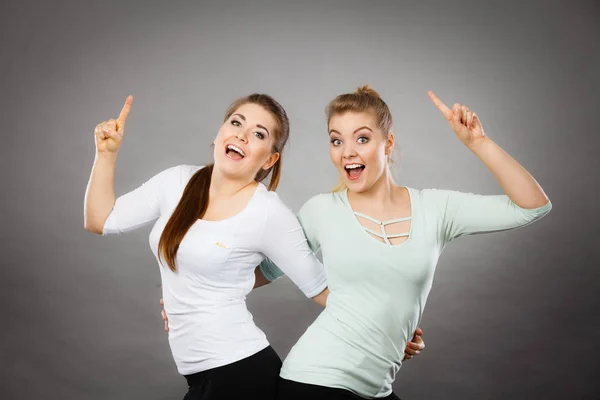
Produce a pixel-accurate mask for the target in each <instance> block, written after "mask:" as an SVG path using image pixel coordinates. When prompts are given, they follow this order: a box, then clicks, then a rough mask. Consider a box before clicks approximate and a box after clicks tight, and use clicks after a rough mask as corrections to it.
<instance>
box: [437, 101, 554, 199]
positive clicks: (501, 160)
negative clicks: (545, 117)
mask: <svg viewBox="0 0 600 400" xmlns="http://www.w3.org/2000/svg"><path fill="white" fill-rule="evenodd" d="M429 97H430V99H431V101H433V103H434V104H435V105H436V107H437V108H438V109H439V110H440V112H441V113H442V115H443V116H444V117H445V118H446V120H447V121H448V123H449V124H450V126H451V127H452V130H453V131H454V133H455V134H456V136H457V137H458V138H459V139H460V141H461V142H462V143H463V144H464V145H465V146H467V148H468V149H470V150H471V151H472V152H473V153H474V154H475V155H476V156H477V157H478V158H479V159H480V160H481V161H482V162H483V164H484V165H485V166H486V167H487V168H488V169H489V170H490V172H491V173H492V174H493V175H494V177H496V179H497V180H498V183H499V184H500V186H501V187H502V189H503V190H504V193H506V195H507V196H508V198H509V199H510V200H511V201H512V202H513V203H515V204H516V205H517V206H519V207H522V208H524V209H535V208H539V207H542V206H544V205H546V204H547V203H548V202H549V200H548V197H547V196H546V194H545V193H544V191H543V190H542V188H541V187H540V185H539V184H538V183H537V182H536V180H535V179H534V178H533V176H531V174H530V173H529V172H528V171H527V170H526V169H525V168H524V167H523V166H522V165H521V164H519V163H518V162H517V161H516V160H515V159H514V158H512V157H511V156H510V155H509V154H507V153H506V152H505V151H504V150H502V148H501V147H500V146H498V145H497V144H496V143H495V142H493V141H492V140H491V139H490V138H489V137H488V136H487V135H486V134H485V132H484V131H483V126H482V125H481V121H480V120H479V118H478V117H477V115H476V114H475V113H474V112H473V111H471V110H469V108H468V107H466V106H461V105H460V104H454V106H453V107H452V109H449V108H448V107H447V106H446V105H445V104H444V103H442V101H441V100H440V99H439V98H438V97H437V96H436V95H435V94H434V93H433V92H431V91H430V92H429Z"/></svg>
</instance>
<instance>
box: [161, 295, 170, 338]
mask: <svg viewBox="0 0 600 400" xmlns="http://www.w3.org/2000/svg"><path fill="white" fill-rule="evenodd" d="M160 305H161V306H162V307H163V308H162V310H161V311H160V315H162V319H163V321H165V332H169V319H168V318H167V313H166V312H165V302H164V301H163V299H160Z"/></svg>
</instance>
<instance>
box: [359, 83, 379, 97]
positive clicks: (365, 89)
mask: <svg viewBox="0 0 600 400" xmlns="http://www.w3.org/2000/svg"><path fill="white" fill-rule="evenodd" d="M354 93H355V94H358V95H365V94H366V95H369V96H373V97H377V98H378V99H381V96H380V95H379V93H377V91H376V90H375V89H373V88H371V86H369V85H363V86H359V87H358V88H357V89H356V92H354Z"/></svg>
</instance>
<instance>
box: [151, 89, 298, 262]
mask: <svg viewBox="0 0 600 400" xmlns="http://www.w3.org/2000/svg"><path fill="white" fill-rule="evenodd" d="M248 103H252V104H256V105H259V106H261V107H263V108H264V109H265V110H266V111H268V112H269V113H271V115H272V116H273V117H274V118H275V120H276V121H277V126H276V128H275V129H274V134H273V136H274V138H275V141H274V143H273V149H272V151H273V153H276V152H277V153H279V159H278V160H277V162H276V163H275V164H273V166H272V167H271V168H269V169H267V170H264V169H262V168H261V169H260V170H259V171H258V173H257V174H256V176H255V177H254V179H255V180H256V181H257V182H262V181H263V180H264V179H265V178H267V177H268V176H269V175H271V179H270V181H269V186H268V187H269V190H275V189H277V186H278V185H279V179H280V177H281V153H282V152H283V148H284V147H285V144H286V142H287V140H288V137H289V135H290V122H289V119H288V116H287V114H286V112H285V109H284V108H283V107H282V106H281V104H279V103H278V102H277V101H275V99H273V98H272V97H271V96H268V95H266V94H258V93H254V94H251V95H249V96H246V97H242V98H239V99H237V100H236V101H234V102H233V103H232V104H231V105H230V106H229V108H228V109H227V111H226V112H225V118H224V119H223V121H227V120H228V119H229V117H231V115H232V114H233V113H234V112H235V111H236V110H237V109H238V108H240V107H241V106H243V105H244V104H248ZM213 168H214V164H209V165H207V166H206V167H204V168H201V169H200V170H199V171H198V172H196V173H195V174H194V175H193V176H192V178H191V179H190V180H189V182H188V184H187V185H186V187H185V190H184V191H183V195H182V196H181V200H179V204H177V207H176V208H175V211H173V214H172V215H171V218H169V221H168V222H167V224H166V225H165V229H164V230H163V232H162V234H161V236H160V240H159V242H158V255H159V258H161V257H162V258H163V259H164V260H165V261H166V262H167V265H168V266H169V269H170V270H171V271H173V272H175V271H176V270H177V267H176V265H175V258H176V257H177V250H178V249H179V245H180V244H181V241H182V240H183V237H184V236H185V234H186V233H187V231H188V230H189V229H190V227H191V226H192V225H193V224H194V223H195V222H196V221H197V220H198V219H200V218H202V217H203V216H204V213H206V210H207V209H208V200H209V196H208V194H209V189H210V180H211V176H212V172H213ZM161 262H162V261H161Z"/></svg>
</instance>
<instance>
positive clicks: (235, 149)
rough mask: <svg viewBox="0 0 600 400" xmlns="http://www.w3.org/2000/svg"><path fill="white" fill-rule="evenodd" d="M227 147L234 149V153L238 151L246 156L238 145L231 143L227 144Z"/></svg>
mask: <svg viewBox="0 0 600 400" xmlns="http://www.w3.org/2000/svg"><path fill="white" fill-rule="evenodd" d="M227 149H229V150H233V151H235V152H236V153H238V154H239V155H240V156H242V157H246V154H244V152H243V151H242V149H240V148H239V147H236V146H234V145H232V144H230V145H228V146H227Z"/></svg>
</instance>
